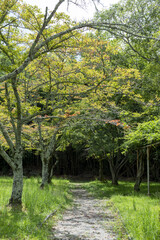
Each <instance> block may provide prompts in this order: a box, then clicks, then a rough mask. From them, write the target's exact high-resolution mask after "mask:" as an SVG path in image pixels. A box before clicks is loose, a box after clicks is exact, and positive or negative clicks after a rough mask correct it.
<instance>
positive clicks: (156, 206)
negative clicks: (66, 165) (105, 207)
mask: <svg viewBox="0 0 160 240" xmlns="http://www.w3.org/2000/svg"><path fill="white" fill-rule="evenodd" d="M133 186H134V183H132V182H122V181H121V182H119V185H118V186H112V184H111V182H107V183H101V182H99V181H94V182H90V183H86V184H84V187H85V188H86V189H88V191H89V192H91V193H92V194H93V195H94V196H96V197H97V198H104V199H105V198H110V202H111V203H113V204H112V205H113V209H114V211H115V212H117V213H118V215H119V216H120V218H121V220H122V222H123V224H124V226H125V229H126V231H127V233H128V235H129V238H130V239H134V240H159V239H160V193H159V192H158V191H159V189H160V184H159V183H151V195H150V197H148V196H147V185H146V184H145V183H143V184H142V185H141V191H140V192H139V193H135V192H134V191H133ZM107 204H108V202H107ZM120 239H123V238H120Z"/></svg>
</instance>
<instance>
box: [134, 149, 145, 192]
mask: <svg viewBox="0 0 160 240" xmlns="http://www.w3.org/2000/svg"><path fill="white" fill-rule="evenodd" d="M143 172H144V164H143V158H142V153H141V155H140V156H139V151H137V177H136V182H135V185H134V190H135V191H136V192H138V191H140V184H141V182H142V176H143Z"/></svg>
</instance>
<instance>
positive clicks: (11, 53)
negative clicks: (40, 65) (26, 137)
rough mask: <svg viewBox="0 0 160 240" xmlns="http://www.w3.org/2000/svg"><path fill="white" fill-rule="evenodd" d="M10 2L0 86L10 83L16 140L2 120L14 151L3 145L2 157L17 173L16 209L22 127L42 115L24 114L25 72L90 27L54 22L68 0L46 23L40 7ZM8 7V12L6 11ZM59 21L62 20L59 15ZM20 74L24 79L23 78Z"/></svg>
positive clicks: (2, 29)
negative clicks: (22, 81)
mask: <svg viewBox="0 0 160 240" xmlns="http://www.w3.org/2000/svg"><path fill="white" fill-rule="evenodd" d="M7 2H8V1H3V2H2V8H1V21H0V24H1V26H0V37H1V38H0V41H1V53H2V55H3V56H2V57H3V58H4V60H5V62H6V67H5V68H3V71H2V74H1V76H0V82H1V83H3V82H4V81H5V82H6V84H5V91H6V101H7V103H6V105H7V109H8V116H9V118H10V122H11V128H12V131H11V132H13V134H14V140H12V139H11V137H10V131H7V129H6V127H5V126H4V124H3V120H4V119H1V123H0V130H1V133H2V135H3V137H4V138H5V140H6V142H7V144H8V146H9V148H10V152H9V153H7V152H6V151H5V149H4V147H3V146H2V145H1V147H0V154H1V156H2V157H3V158H4V159H5V161H6V162H7V163H8V164H9V165H10V166H11V168H12V170H13V174H14V179H13V189H12V195H11V198H10V204H12V205H14V204H21V199H22V190H23V168H22V155H23V147H22V126H23V124H24V123H26V122H28V121H31V120H32V118H33V117H35V116H36V115H38V114H39V112H34V113H32V114H30V115H29V116H28V112H23V109H22V101H23V100H22V99H21V96H20V92H19V90H18V89H19V84H21V77H22V78H23V74H22V72H23V71H24V69H25V68H26V67H27V66H28V65H29V63H31V62H33V60H34V59H38V58H39V57H40V56H41V55H44V54H46V53H47V52H50V51H53V50H55V49H57V48H60V47H61V46H62V45H63V42H65V41H66V40H67V39H69V38H71V37H72V36H73V34H72V32H73V31H75V30H77V29H81V28H84V27H86V26H88V25H87V24H86V23H84V24H77V25H75V26H73V25H72V26H71V27H70V26H69V27H68V25H70V22H69V21H66V23H65V26H63V27H62V28H61V27H60V26H58V24H57V23H56V22H54V20H52V18H53V17H54V16H55V20H57V19H56V11H57V9H58V7H59V6H60V5H61V4H62V3H63V2H64V0H60V1H59V2H58V3H57V4H56V6H55V8H54V9H53V11H51V13H48V9H47V8H46V12H45V16H44V19H42V16H43V15H42V14H41V12H40V11H39V10H38V9H37V8H36V7H30V6H28V5H25V4H20V3H19V2H18V1H12V2H10V3H11V4H8V3H7ZM6 6H7V8H5V7H6ZM13 9H14V11H13ZM57 18H59V15H58V16H57ZM60 18H61V17H60ZM54 23H55V24H54ZM52 24H53V26H52ZM23 28H24V29H25V31H26V32H27V31H28V32H27V33H25V36H24V32H23V31H21V29H23ZM35 33H36V34H35ZM20 74H22V75H21V76H20ZM10 87H11V88H12V92H13V97H12V101H11V97H10V93H9V92H10V90H8V89H9V88H10ZM14 111H15V113H14Z"/></svg>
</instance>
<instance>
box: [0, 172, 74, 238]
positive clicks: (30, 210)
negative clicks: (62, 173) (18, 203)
mask: <svg viewBox="0 0 160 240" xmlns="http://www.w3.org/2000/svg"><path fill="white" fill-rule="evenodd" d="M38 182H39V181H38V179H37V178H30V179H24V190H23V199H22V202H23V209H22V211H20V210H18V209H17V210H16V209H14V210H13V209H11V208H10V207H8V206H7V204H8V200H9V198H10V196H11V189H12V179H11V178H8V177H0V239H2V240H6V239H11V240H16V239H18V240H20V239H25V240H29V239H32V240H41V239H42V240H45V239H48V237H49V235H52V232H51V229H52V226H53V223H54V221H56V220H57V218H58V217H59V216H60V214H61V213H62V212H63V210H64V209H65V208H66V207H67V206H69V205H70V204H71V201H72V197H71V195H70V194H69V182H68V181H67V180H61V179H57V180H56V179H54V180H52V184H51V185H49V186H47V187H45V188H44V189H43V190H42V189H40V187H39V184H38ZM52 212H54V214H53V215H54V216H53V217H51V218H48V220H47V221H45V222H44V219H45V218H46V217H47V216H48V215H49V214H50V213H52ZM43 222H44V223H43Z"/></svg>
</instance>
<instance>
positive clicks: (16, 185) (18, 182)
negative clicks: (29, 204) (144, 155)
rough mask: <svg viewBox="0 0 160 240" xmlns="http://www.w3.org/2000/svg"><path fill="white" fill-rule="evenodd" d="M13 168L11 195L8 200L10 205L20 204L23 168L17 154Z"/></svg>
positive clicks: (20, 157) (19, 156) (20, 158)
mask: <svg viewBox="0 0 160 240" xmlns="http://www.w3.org/2000/svg"><path fill="white" fill-rule="evenodd" d="M15 162H16V164H15V168H14V169H13V186H12V194H11V198H10V200H9V204H10V205H21V204H22V191H23V166H22V154H20V153H19V155H18V157H17V159H16V160H15Z"/></svg>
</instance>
